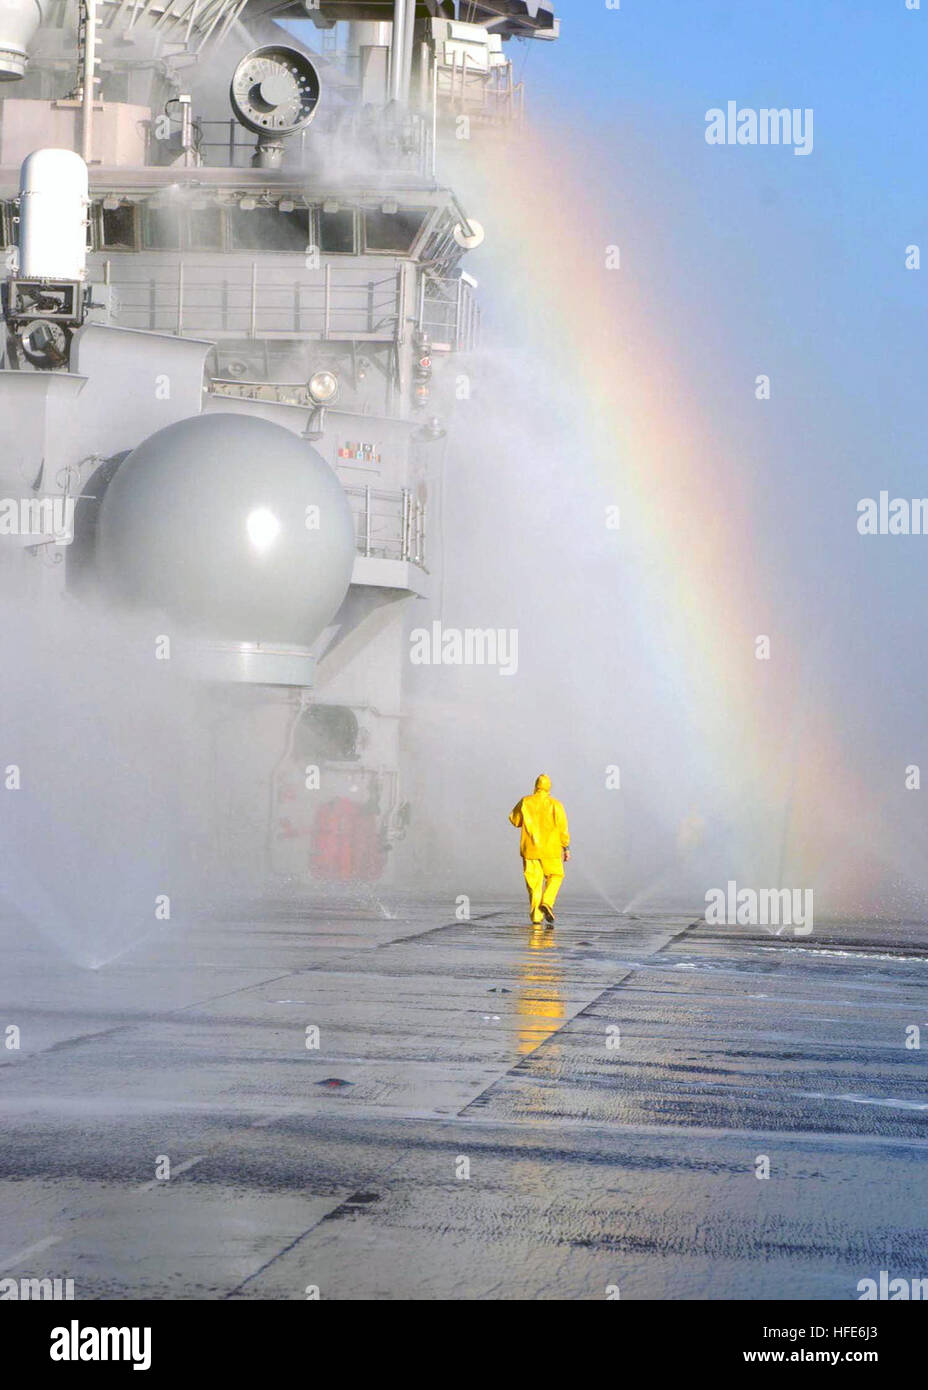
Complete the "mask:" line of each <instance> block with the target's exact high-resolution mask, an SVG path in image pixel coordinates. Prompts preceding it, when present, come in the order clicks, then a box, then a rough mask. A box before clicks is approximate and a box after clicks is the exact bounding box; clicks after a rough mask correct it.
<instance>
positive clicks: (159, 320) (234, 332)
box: [104, 255, 404, 342]
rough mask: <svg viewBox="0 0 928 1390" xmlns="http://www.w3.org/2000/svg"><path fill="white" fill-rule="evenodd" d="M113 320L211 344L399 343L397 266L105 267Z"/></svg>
mask: <svg viewBox="0 0 928 1390" xmlns="http://www.w3.org/2000/svg"><path fill="white" fill-rule="evenodd" d="M104 272H105V280H106V283H107V284H109V285H110V286H111V287H112V291H113V294H114V296H115V297H114V301H113V304H114V307H113V317H114V321H115V322H116V323H117V324H118V325H119V326H120V327H123V328H143V329H150V330H154V331H160V332H165V333H177V334H182V333H185V332H186V333H204V334H208V335H209V336H211V337H213V338H222V337H229V338H293V337H297V338H299V337H308V338H322V339H346V340H347V339H358V340H362V339H369V340H372V341H377V342H393V341H396V340H397V338H398V337H401V336H402V335H401V333H400V331H399V330H400V327H401V326H402V303H403V294H404V287H403V267H400V268H398V269H397V270H395V271H394V270H391V271H390V273H389V274H382V275H378V274H374V273H372V272H371V270H370V269H368V268H364V267H361V266H340V265H332V264H331V263H329V264H327V265H325V266H323V267H322V268H320V269H319V270H301V269H300V268H299V263H298V262H297V264H294V263H293V261H292V260H291V261H290V263H289V264H286V263H281V262H277V263H276V264H275V263H274V262H273V261H272V260H271V259H270V258H269V257H265V258H264V259H263V260H261V261H257V260H255V261H251V262H250V263H249V262H242V261H238V262H236V261H232V260H230V259H228V258H223V260H222V261H220V260H219V258H218V257H213V258H212V259H211V260H209V261H206V260H204V261H202V262H201V261H200V260H198V259H196V258H192V257H190V256H181V257H177V258H175V257H173V256H166V255H162V256H159V257H158V258H157V260H155V259H153V258H147V257H146V258H143V257H142V256H126V257H125V258H123V257H120V258H119V260H118V261H114V260H110V261H106V262H105V265H104Z"/></svg>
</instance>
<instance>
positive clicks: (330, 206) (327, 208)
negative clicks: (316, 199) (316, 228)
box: [322, 198, 338, 212]
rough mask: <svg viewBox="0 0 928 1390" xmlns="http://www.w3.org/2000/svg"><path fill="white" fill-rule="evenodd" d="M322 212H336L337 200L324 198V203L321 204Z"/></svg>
mask: <svg viewBox="0 0 928 1390" xmlns="http://www.w3.org/2000/svg"><path fill="white" fill-rule="evenodd" d="M322 211H323V212H338V199H337V198H326V200H325V202H324V203H323V204H322Z"/></svg>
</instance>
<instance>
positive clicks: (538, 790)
mask: <svg viewBox="0 0 928 1390" xmlns="http://www.w3.org/2000/svg"><path fill="white" fill-rule="evenodd" d="M550 787H551V779H550V778H549V777H545V776H544V774H542V776H540V777H539V778H538V779H537V780H536V782H535V791H534V792H533V794H532V795H531V796H523V798H522V800H521V801H519V802H518V803H517V804H516V805H515V806H514V807H513V810H512V813H511V814H510V817H509V819H510V821H511V822H512V824H513V825H514V826H516V827H518V828H519V829H520V830H521V831H522V835H521V838H520V841H519V853H520V854H521V856H522V866H523V869H524V872H525V886H526V888H527V889H528V901H529V909H530V912H531V918H532V921H533V922H535V923H538V922H541V921H543V920H544V919H543V918H542V915H541V907H542V904H544V906H545V907H549V908H551V910H552V911H553V910H554V903H555V900H556V899H557V895H558V892H559V891H560V887H561V884H562V883H563V882H564V850H565V849H567V847H568V846H569V844H570V832H569V830H568V829H567V812H566V811H565V810H564V807H563V806H562V805H561V803H560V802H559V801H555V799H554V797H553V796H552V795H551V792H550Z"/></svg>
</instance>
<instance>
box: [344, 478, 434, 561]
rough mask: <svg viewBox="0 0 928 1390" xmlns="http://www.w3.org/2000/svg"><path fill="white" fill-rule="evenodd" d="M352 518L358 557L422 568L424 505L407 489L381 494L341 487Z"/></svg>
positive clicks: (376, 489) (365, 488)
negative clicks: (405, 562) (391, 561)
mask: <svg viewBox="0 0 928 1390" xmlns="http://www.w3.org/2000/svg"><path fill="white" fill-rule="evenodd" d="M344 490H345V493H346V495H347V497H348V504H349V506H350V507H351V511H352V515H353V516H354V519H355V535H356V543H357V550H358V554H359V555H364V556H367V557H375V558H378V559H382V560H408V561H409V563H410V564H413V565H419V566H420V568H422V569H424V568H425V503H424V502H420V501H419V500H418V498H417V497H416V496H415V494H414V493H413V492H412V491H411V489H410V488H408V487H404V488H403V489H402V490H401V491H400V492H384V491H382V490H381V489H379V488H372V487H357V486H348V487H345V489H344Z"/></svg>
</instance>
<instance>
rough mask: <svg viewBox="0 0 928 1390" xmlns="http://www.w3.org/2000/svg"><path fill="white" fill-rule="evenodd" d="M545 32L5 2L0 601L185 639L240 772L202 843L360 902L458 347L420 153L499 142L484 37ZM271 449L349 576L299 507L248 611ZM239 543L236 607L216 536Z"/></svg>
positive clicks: (491, 3)
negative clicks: (161, 621) (135, 624)
mask: <svg viewBox="0 0 928 1390" xmlns="http://www.w3.org/2000/svg"><path fill="white" fill-rule="evenodd" d="M307 20H309V21H311V22H312V26H313V27H312V28H310V27H309V26H308V25H307V24H306V23H305V22H304V23H295V22H294V21H307ZM556 33H557V20H556V19H555V17H554V14H553V12H552V9H551V6H550V5H546V4H542V3H537V2H536V3H533V0H477V2H476V3H467V4H459V5H455V4H452V3H442V0H428V2H427V3H423V2H422V0H418V3H416V0H381V3H374V0H367V2H366V3H365V2H364V0H319V3H310V0H305V3H289V4H287V3H272V2H271V0H163V2H162V3H153V0H97V3H80V4H78V3H76V0H41V3H40V2H39V0H23V2H22V3H12V0H7V3H4V4H2V5H0V76H2V77H3V78H4V79H6V80H5V81H4V83H3V85H2V87H0V197H2V233H3V243H4V245H5V247H6V261H7V275H6V281H5V286H4V299H3V310H4V320H5V325H4V327H5V332H4V342H3V354H4V356H3V368H2V371H0V412H2V420H3V426H2V431H3V443H4V448H3V454H2V458H0V492H2V496H3V498H4V499H7V500H8V501H9V502H10V503H11V504H13V505H14V507H15V505H18V506H19V515H20V517H21V518H22V517H24V516H25V517H27V518H31V522H34V523H35V524H34V525H32V524H30V525H27V526H25V527H23V526H20V527H19V534H18V537H17V536H16V535H14V534H13V533H14V532H16V530H17V528H16V527H15V526H13V525H8V526H7V528H6V529H7V532H8V535H7V537H6V538H5V544H4V548H3V552H2V557H0V563H3V564H4V572H5V575H7V576H8V578H7V579H6V581H5V582H6V588H7V591H8V592H11V593H15V594H16V596H17V602H19V603H22V604H41V603H46V602H54V601H56V599H58V598H60V597H62V596H64V597H66V599H67V601H70V602H75V603H81V602H84V601H90V599H89V596H90V595H91V593H95V594H97V595H99V593H100V591H101V589H102V590H103V591H104V592H105V591H106V590H107V588H108V589H109V594H110V597H111V598H112V599H113V600H114V601H116V600H117V599H118V600H120V601H122V602H127V601H128V602H134V603H136V604H137V606H141V607H143V608H144V606H145V605H146V604H147V605H148V606H150V607H151V608H153V609H155V610H158V611H164V612H166V613H167V615H168V617H169V618H170V619H172V620H173V619H176V620H177V623H178V624H179V628H180V629H181V630H183V632H184V633H185V634H186V633H187V629H188V627H189V635H190V638H191V642H190V647H189V659H190V660H191V662H192V664H193V667H195V668H196V670H197V674H198V675H200V676H201V677H202V678H203V679H205V680H207V681H209V682H210V683H211V684H212V685H213V687H214V688H215V692H216V701H217V710H219V711H221V716H222V717H221V718H217V721H216V729H217V733H216V749H215V757H216V761H217V764H218V765H220V766H222V767H224V768H227V769H234V771H232V772H230V773H229V774H228V776H226V777H225V779H224V780H223V791H222V795H221V797H220V798H219V801H220V803H221V805H220V806H219V807H218V808H217V823H216V826H215V827H214V829H215V834H216V837H217V839H218V840H219V841H222V842H223V846H224V852H225V853H226V854H227V855H229V856H231V857H233V858H235V859H237V860H239V861H242V860H246V859H247V860H250V861H254V866H255V867H256V868H262V867H263V868H264V869H266V870H269V871H271V872H272V873H276V874H286V875H293V876H295V877H297V878H300V877H302V876H304V875H315V876H317V877H320V878H323V879H325V878H328V879H332V878H344V879H354V880H357V879H373V878H376V877H378V876H380V875H382V874H383V873H385V872H388V871H389V861H390V854H389V851H390V848H391V845H392V844H393V843H394V842H395V840H396V839H397V838H399V837H400V836H402V834H403V833H404V828H405V824H406V819H407V814H408V812H407V808H406V807H405V805H404V799H403V793H402V785H401V779H400V722H401V717H402V676H403V671H404V667H405V650H404V643H403V618H402V612H403V608H404V601H414V600H415V599H416V598H417V597H419V596H424V595H427V594H428V592H429V582H430V570H431V569H434V567H435V564H434V561H435V554H434V544H435V541H434V536H433V534H432V532H431V530H430V512H429V507H430V495H429V494H430V484H431V480H432V477H433V475H434V470H435V467H436V461H437V459H438V457H439V455H440V451H441V447H442V446H441V440H442V438H443V436H444V434H445V432H446V429H447V428H448V427H449V425H448V404H449V402H450V400H451V399H452V398H453V389H452V383H453V374H454V371H455V370H456V368H455V366H454V365H453V364H454V362H455V360H458V361H459V360H460V355H461V354H467V353H470V352H472V351H473V350H474V349H475V347H476V343H477V334H478V327H479V309H478V306H477V297H476V293H475V291H476V288H477V286H476V281H475V280H474V279H473V277H472V276H471V275H470V274H469V273H468V272H467V270H466V268H465V264H464V263H465V260H466V256H467V253H468V251H469V250H471V249H473V248H474V247H476V246H478V245H479V244H480V242H481V240H482V236H483V232H482V228H481V227H480V225H479V223H478V222H477V221H476V220H475V219H474V218H473V217H472V216H470V215H469V210H468V209H465V208H464V207H463V206H462V205H461V203H460V202H459V200H458V198H457V197H456V195H455V193H454V191H453V190H452V189H451V188H448V187H446V186H445V185H444V184H443V183H442V181H441V177H440V165H441V153H442V145H443V140H444V139H446V138H448V139H453V138H454V135H455V131H456V129H459V123H460V121H461V119H462V117H463V118H464V119H466V120H467V121H468V122H472V123H473V124H474V125H475V126H476V127H477V128H478V130H479V129H480V128H481V127H492V128H494V129H502V130H504V129H505V128H506V127H508V126H511V125H512V124H513V123H518V121H519V120H520V119H521V115H522V91H521V87H520V85H519V84H518V83H517V82H515V80H514V77H513V66H512V63H511V61H510V60H509V59H508V57H507V42H508V40H510V39H511V38H521V39H531V38H540V39H551V38H554V37H556ZM230 98H231V105H230ZM56 161H57V162H56ZM84 168H86V171H87V174H88V181H87V183H86V186H85V187H83V188H82V187H81V171H82V169H84ZM78 225H79V228H80V230H79V232H78V234H77V236H78V244H77V245H75V226H78ZM213 416H221V417H223V418H224V420H225V421H226V424H225V425H220V426H217V427H215V428H213V427H209V428H207V427H206V426H204V425H203V424H202V423H201V424H200V425H198V426H196V429H197V430H199V431H200V433H199V435H196V433H195V430H194V433H191V434H190V436H189V439H188V433H187V431H188V425H189V422H191V421H194V420H200V421H201V422H202V421H203V420H204V419H205V418H206V417H213ZM243 416H245V417H248V418H249V420H250V421H251V422H254V421H263V422H265V424H266V428H264V429H263V432H262V430H261V429H260V428H256V427H255V426H254V425H253V424H249V426H248V428H247V429H241V430H237V429H236V428H235V421H236V419H237V418H240V417H243ZM185 422H187V423H186V424H185ZM169 427H176V428H175V432H174V433H171V431H170V428H169ZM281 429H282V430H285V431H287V432H289V434H290V435H292V436H294V437H295V438H296V440H298V441H300V445H301V448H302V449H303V450H304V451H305V455H302V454H301V455H300V456H299V457H296V456H294V459H295V462H294V464H293V467H294V469H295V470H296V473H297V475H298V474H299V470H300V468H301V466H302V464H301V459H302V458H303V457H305V459H306V460H307V467H309V465H310V461H311V463H312V466H313V467H315V468H317V469H318V468H319V466H320V464H319V460H322V461H324V463H325V464H327V465H328V467H329V469H331V470H333V471H334V473H335V475H336V476H337V478H338V481H339V483H340V485H341V495H342V497H343V499H344V503H345V504H347V505H346V509H345V515H347V514H348V513H349V512H350V518H351V524H350V531H351V537H352V543H351V553H350V555H349V556H348V558H347V560H345V558H344V557H343V556H342V555H341V552H340V550H339V547H340V545H341V541H340V540H339V537H338V536H337V535H333V534H332V533H331V531H329V532H327V531H326V527H327V526H329V524H330V523H331V525H332V526H335V527H336V530H337V526H338V525H341V522H340V521H338V520H337V518H336V519H335V520H332V518H331V515H330V516H328V517H327V516H326V515H325V510H326V509H325V507H324V506H323V507H322V509H321V511H322V517H321V520H320V516H319V515H318V513H319V511H320V508H319V506H318V505H317V504H316V503H315V502H312V501H310V502H309V503H308V504H307V507H306V513H307V516H306V519H305V524H306V527H307V528H308V531H307V534H309V535H310V543H311V545H317V542H316V541H315V540H313V539H312V536H311V532H312V529H313V522H314V523H315V527H316V529H317V530H318V531H319V532H320V534H321V536H322V539H321V540H319V541H318V545H317V549H315V550H313V549H310V551H308V552H306V553H305V554H301V555H300V557H299V559H298V560H297V561H296V562H294V564H293V565H292V566H291V567H290V568H289V569H288V568H287V564H286V563H285V564H284V565H283V568H282V569H281V570H280V571H279V573H278V574H277V578H276V580H275V581H274V582H275V583H276V584H277V586H278V592H276V593H273V592H271V591H270V590H269V594H270V598H271V599H273V602H264V607H263V608H262V601H263V600H262V601H258V602H256V604H254V605H251V604H250V603H249V596H248V594H247V592H245V591H246V590H247V587H248V584H247V574H246V570H247V566H248V564H249V563H250V560H251V558H253V556H252V552H253V551H254V550H255V549H257V550H258V551H260V552H262V553H266V556H267V557H269V558H268V560H267V564H268V566H270V565H271V563H272V561H273V557H274V545H275V544H276V543H277V541H276V532H275V531H274V527H275V526H277V527H278V529H279V527H280V518H279V516H278V515H277V513H278V512H280V510H281V507H282V505H283V504H282V503H281V502H280V496H282V495H283V493H285V492H286V488H287V486H288V483H287V481H286V479H283V480H282V477H283V475H280V476H278V474H276V473H275V472H274V469H273V468H272V467H271V466H270V463H269V460H270V459H272V458H273V459H276V450H277V446H276V444H275V440H279V439H280V435H279V434H278V433H277V431H279V430H281ZM161 431H167V433H165V434H163V435H162V434H160V433H159V432H161ZM153 436H157V439H155V440H153ZM246 436H247V438H246ZM183 450H188V451H189V458H190V459H191V460H192V462H190V464H189V465H188V468H189V471H188V473H187V474H186V475H179V474H178V468H179V464H178V459H179V458H180V457H181V453H182V452H183ZM210 450H212V451H213V456H212V458H211V459H210V460H208V461H207V462H205V463H204V462H202V459H203V454H204V451H205V452H207V453H208V452H209V451H210ZM172 451H173V452H172ZM282 452H286V451H285V450H284V451H282ZM184 457H188V454H185V455H184ZM144 460H147V462H144V467H143V461H144ZM144 468H147V469H148V472H147V474H145V476H144V478H143V477H142V474H143V471H144ZM172 470H173V471H172ZM162 476H163V477H164V479H165V482H164V488H165V492H164V505H163V506H162V504H161V500H160V494H159V492H158V487H159V486H160V483H156V482H154V481H153V480H154V479H155V478H161V477H162ZM178 476H179V477H180V479H181V494H180V495H178V496H175V495H174V493H172V492H171V487H172V484H171V483H170V478H172V477H173V478H175V479H176V478H177V477H178ZM263 477H267V478H271V477H274V478H276V479H277V481H276V482H275V483H274V486H275V487H278V488H280V489H283V492H282V493H281V494H280V496H278V498H277V501H276V502H275V499H274V497H273V496H269V498H268V500H267V502H266V504H265V503H264V502H260V498H259V495H258V493H255V492H254V489H253V487H252V481H253V480H254V479H261V478H263ZM185 478H187V479H189V503H188V501H187V500H185V497H186V494H184V492H183V488H184V487H185V486H186V484H185V482H184V480H185ZM319 478H320V484H319V485H320V487H322V490H323V492H324V490H325V485H324V480H323V479H322V478H321V474H320V475H319ZM236 479H238V480H239V481H238V482H236V481H235V480H236ZM269 486H270V484H269ZM236 489H237V491H236ZM310 491H312V489H310ZM220 493H221V494H222V495H223V500H222V501H221V502H218V501H217V502H216V503H215V505H214V502H213V500H212V499H215V498H217V497H218V495H219V494H220ZM307 495H308V494H307ZM313 496H315V493H313ZM256 498H258V501H256ZM259 503H260V504H259ZM339 505H341V504H339ZM188 506H189V509H190V510H191V511H192V512H193V513H194V514H195V515H196V516H199V518H200V522H199V523H198V524H199V525H200V529H199V530H197V528H196V525H193V524H188V521H187V518H186V516H185V518H184V520H183V523H181V521H180V520H179V519H178V517H177V515H176V514H175V513H176V509H178V508H182V509H183V510H184V511H185V512H186V511H187V510H188ZM56 507H57V510H56ZM172 508H173V509H175V511H174V512H172V510H171V509H172ZM236 508H239V509H242V508H244V511H243V512H242V516H241V517H239V516H238V512H237V511H236ZM275 508H276V510H275ZM329 510H330V512H331V508H330V509H329ZM162 513H163V514H162ZM310 513H313V514H314V515H313V517H311V516H310ZM11 515H12V513H11ZM289 515H290V514H289V513H288V516H289ZM292 520H293V518H292V516H290V521H291V522H292ZM239 522H241V526H242V527H244V528H245V529H244V530H243V532H242V534H243V536H244V537H245V539H244V541H243V545H244V546H245V547H246V549H247V547H249V546H250V547H251V550H248V551H247V553H246V551H245V550H243V551H242V552H241V553H240V554H239V553H238V552H234V553H233V551H229V550H228V549H226V551H225V552H224V553H223V558H222V563H223V564H225V565H227V566H229V565H231V566H233V567H236V568H235V573H236V574H237V575H238V576H239V578H241V577H242V575H243V574H245V579H246V582H245V584H244V586H243V590H242V592H241V593H240V594H239V596H238V597H236V586H235V584H229V583H228V582H226V579H225V577H224V575H223V574H222V573H221V572H219V570H218V569H217V566H218V565H219V563H220V562H219V560H218V559H214V556H213V550H214V543H213V539H212V538H213V537H215V536H218V534H219V532H220V531H221V528H222V527H223V526H225V527H227V528H229V527H231V528H232V529H234V528H235V527H236V526H238V525H239ZM0 526H2V518H0ZM246 533H247V534H246ZM129 537H131V538H132V543H131V547H130V546H129V544H128V538H129ZM17 539H18V542H19V543H18V544H16V541H17ZM284 539H286V537H284ZM326 546H328V549H326ZM185 547H186V548H185ZM318 547H321V548H318ZM215 551H216V554H217V555H218V554H220V553H222V552H223V547H222V545H221V544H219V542H218V540H217V542H216V545H215ZM194 552H196V553H195V554H194ZM323 564H324V565H325V566H326V573H325V576H324V577H323V576H322V575H321V571H320V568H319V567H320V566H322V565H323ZM120 566H123V569H120ZM314 566H315V569H314ZM340 567H341V568H340ZM342 571H344V573H343V574H342V578H341V580H339V579H337V578H335V577H333V576H335V575H336V572H338V573H341V572H342ZM262 573H264V572H263V571H262ZM268 573H270V570H268ZM166 574H169V575H172V576H173V575H176V574H180V575H181V576H182V579H183V582H177V583H165V582H164V576H165V575H166ZM323 578H324V582H323ZM261 582H263V580H261ZM185 585H186V587H185ZM303 586H308V587H312V588H314V589H317V590H318V593H319V594H321V595H328V596H329V599H328V600H325V601H324V600H323V598H319V601H318V602H317V603H316V604H315V607H314V606H313V604H312V603H309V605H308V606H307V603H306V602H304V601H303V599H305V591H304V592H303V593H302V594H301V589H303ZM333 586H334V587H333ZM162 590H163V592H162ZM116 591H121V592H116ZM336 591H338V592H336ZM332 594H334V595H335V598H334V599H331V595H332ZM317 597H318V595H317ZM265 598H267V595H266V596H265ZM329 600H331V601H330V602H329V606H330V607H331V606H332V604H333V603H334V608H333V611H331V612H325V611H323V610H324V609H325V602H326V601H329ZM309 625H314V626H315V627H316V629H317V630H315V631H311V630H309ZM262 788H263V789H265V790H263V791H262V790H261V789H262Z"/></svg>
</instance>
